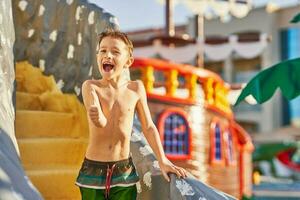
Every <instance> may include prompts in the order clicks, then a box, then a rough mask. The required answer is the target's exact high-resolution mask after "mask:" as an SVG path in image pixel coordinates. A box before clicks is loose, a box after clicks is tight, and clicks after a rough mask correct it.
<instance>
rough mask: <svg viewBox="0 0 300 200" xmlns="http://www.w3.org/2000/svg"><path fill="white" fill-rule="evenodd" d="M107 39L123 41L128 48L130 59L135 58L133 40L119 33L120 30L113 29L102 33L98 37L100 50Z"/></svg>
mask: <svg viewBox="0 0 300 200" xmlns="http://www.w3.org/2000/svg"><path fill="white" fill-rule="evenodd" d="M105 37H112V38H116V39H120V40H122V41H123V42H124V43H125V44H126V46H127V47H128V53H129V56H130V57H132V56H133V44H132V42H131V40H130V39H129V38H128V36H127V35H126V33H124V32H121V31H118V30H113V29H107V30H105V31H103V32H102V33H100V34H99V35H98V48H99V47H100V43H101V41H102V40H103V38H105Z"/></svg>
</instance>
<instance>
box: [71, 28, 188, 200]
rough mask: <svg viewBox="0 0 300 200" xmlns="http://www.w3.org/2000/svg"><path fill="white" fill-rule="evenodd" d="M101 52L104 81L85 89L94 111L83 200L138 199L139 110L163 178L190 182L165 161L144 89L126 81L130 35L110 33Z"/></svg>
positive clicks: (81, 183) (85, 99)
mask: <svg viewBox="0 0 300 200" xmlns="http://www.w3.org/2000/svg"><path fill="white" fill-rule="evenodd" d="M98 46H99V49H98V52H97V63H98V69H99V71H100V73H101V75H102V79H100V80H87V81H85V82H84V83H83V85H82V96H83V102H84V105H85V107H86V110H87V111H88V122H89V132H90V137H89V143H88V147H87V151H86V155H85V159H84V162H83V164H82V167H81V169H80V172H79V175H78V178H77V181H76V185H78V186H79V187H80V192H81V195H82V199H88V200H91V199H97V200H98V199H118V200H120V199H124V200H132V199H136V187H135V184H136V182H138V180H139V178H138V176H137V173H136V170H135V167H134V165H133V163H132V159H131V157H130V136H131V131H132V124H133V117H134V113H135V110H136V111H137V114H138V117H139V119H140V122H141V125H142V131H143V133H144V135H145V137H146V139H147V141H148V143H149V144H150V146H151V148H152V149H153V151H154V153H155V155H156V157H157V159H158V162H159V166H160V169H161V171H162V174H163V176H164V177H165V179H166V180H167V181H168V182H169V181H170V179H169V177H168V175H167V174H168V173H169V172H170V173H175V174H177V176H178V177H186V171H185V170H184V169H183V168H181V167H177V166H175V165H173V164H172V163H171V162H170V161H169V160H168V159H167V158H166V156H165V154H164V151H163V148H162V145H161V141H160V139H159V133H158V131H157V129H156V127H155V125H154V123H153V122H152V119H151V115H150V111H149V108H148V105H147V98H146V92H145V88H144V85H143V83H142V82H141V81H130V80H128V77H126V76H124V71H126V70H128V68H129V67H130V65H131V64H132V62H133V57H132V51H133V45H132V43H131V41H130V40H129V39H128V37H127V36H126V34H124V33H122V32H119V31H106V32H103V33H102V34H101V35H100V37H99V42H98Z"/></svg>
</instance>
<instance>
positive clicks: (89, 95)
mask: <svg viewBox="0 0 300 200" xmlns="http://www.w3.org/2000/svg"><path fill="white" fill-rule="evenodd" d="M82 97H83V103H84V106H85V108H86V110H87V112H88V116H89V118H90V120H91V121H92V122H93V124H94V125H95V126H97V127H104V126H105V125H106V123H107V119H106V117H105V116H104V114H103V112H102V109H101V105H100V101H99V98H98V95H97V93H96V91H95V88H93V84H92V83H91V81H90V80H86V81H85V82H84V83H83V84H82Z"/></svg>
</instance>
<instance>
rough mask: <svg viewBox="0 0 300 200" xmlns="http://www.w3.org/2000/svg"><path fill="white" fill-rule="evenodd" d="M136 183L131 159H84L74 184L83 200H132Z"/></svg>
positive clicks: (136, 179) (137, 179)
mask: <svg viewBox="0 0 300 200" xmlns="http://www.w3.org/2000/svg"><path fill="white" fill-rule="evenodd" d="M138 181H139V177H138V175H137V172H136V169H135V167H134V164H133V162H132V158H131V157H129V158H128V159H124V160H120V161H114V162H101V161H94V160H89V159H87V158H85V159H84V161H83V163H82V166H81V169H80V171H79V175H78V177H77V179H76V182H75V184H76V185H77V186H79V188H80V192H81V196H82V199H83V200H98V199H110V200H115V199H118V200H119V199H120V200H122V199H123V200H134V199H136V193H137V192H136V186H135V184H136V183H137V182H138Z"/></svg>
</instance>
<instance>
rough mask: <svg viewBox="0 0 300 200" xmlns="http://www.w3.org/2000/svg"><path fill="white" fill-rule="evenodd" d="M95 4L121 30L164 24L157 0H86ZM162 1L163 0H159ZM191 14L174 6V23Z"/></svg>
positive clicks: (259, 1) (286, 0) (289, 1)
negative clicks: (110, 16)
mask: <svg viewBox="0 0 300 200" xmlns="http://www.w3.org/2000/svg"><path fill="white" fill-rule="evenodd" d="M88 1H89V2H91V3H95V4H97V5H98V6H99V7H101V8H103V9H104V10H106V11H107V12H109V13H111V14H113V15H114V16H116V17H117V19H118V22H119V24H120V27H121V29H122V31H132V30H138V29H143V28H156V27H162V26H164V24H165V8H164V5H162V4H160V3H159V2H158V1H159V0H88ZM161 1H163V0H161ZM181 1H182V0H181ZM252 1H253V3H254V5H255V7H261V6H264V5H266V4H267V3H268V2H270V1H272V2H275V3H278V4H280V5H281V6H283V7H285V6H288V5H293V4H296V3H298V4H299V2H300V0H252ZM192 15H193V14H192V12H191V11H189V10H188V9H187V8H186V7H185V6H184V5H183V4H177V5H176V6H175V8H174V16H173V20H174V22H175V23H176V24H184V23H186V22H187V20H188V17H191V16H192Z"/></svg>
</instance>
